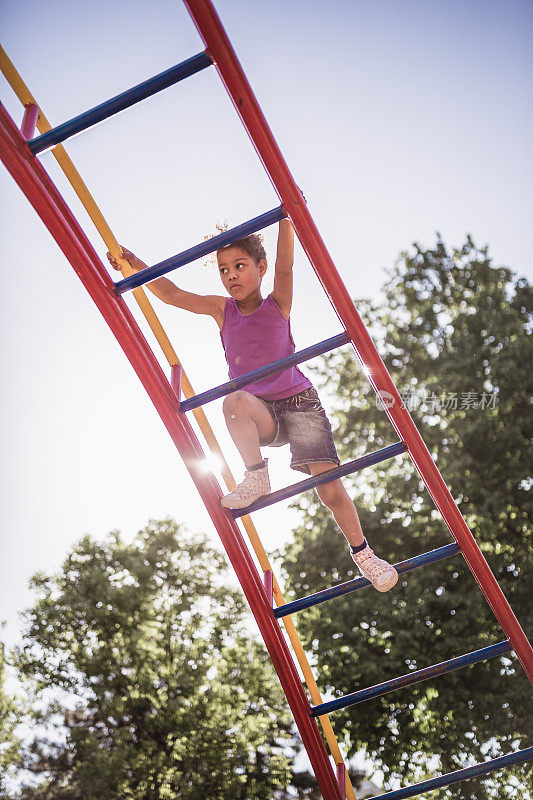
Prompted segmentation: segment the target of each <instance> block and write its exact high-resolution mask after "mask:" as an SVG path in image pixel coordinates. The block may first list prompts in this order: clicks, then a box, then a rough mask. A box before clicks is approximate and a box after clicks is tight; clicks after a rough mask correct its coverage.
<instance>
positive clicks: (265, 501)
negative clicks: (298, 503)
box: [231, 442, 407, 519]
mask: <svg viewBox="0 0 533 800" xmlns="http://www.w3.org/2000/svg"><path fill="white" fill-rule="evenodd" d="M406 450H407V445H406V444H404V443H403V442H395V443H394V444H389V445H387V447H383V448H382V449H381V450H376V451H375V452H374V453H368V454H367V455H366V456H361V458H356V459H355V460H354V461H347V462H346V464H341V465H340V467H334V468H333V469H329V470H328V471H327V472H322V473H321V474H320V475H313V477H311V478H306V479H305V480H303V481H299V482H298V483H293V484H291V485H290V486H286V487H285V488H284V489H278V491H277V492H272V494H267V495H266V496H265V497H261V498H260V499H259V500H256V501H255V503H252V504H251V505H249V506H247V507H246V508H235V509H232V511H231V514H232V516H233V517H234V518H235V519H237V518H238V517H244V515H245V514H251V513H252V511H257V510H258V509H260V508H266V507H267V506H271V505H273V504H274V503H279V501H280V500H286V499H287V498H288V497H294V495H296V494H301V493H302V492H306V491H307V490H308V489H314V487H315V486H321V485H322V484H323V483H330V482H331V481H334V480H336V479H337V478H342V477H343V476H344V475H350V474H351V473H352V472H359V470H361V469H364V468H365V467H371V466H372V465H373V464H379V463H380V462H381V461H386V460H387V459H388V458H393V457H394V456H398V455H400V453H405V451H406Z"/></svg>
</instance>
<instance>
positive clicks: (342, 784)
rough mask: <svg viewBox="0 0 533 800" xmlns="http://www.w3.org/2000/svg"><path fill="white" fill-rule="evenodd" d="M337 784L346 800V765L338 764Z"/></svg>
mask: <svg viewBox="0 0 533 800" xmlns="http://www.w3.org/2000/svg"><path fill="white" fill-rule="evenodd" d="M336 768H337V769H336V772H337V783H338V784H339V789H340V791H341V797H342V799H343V800H344V798H345V797H346V767H345V766H344V764H336Z"/></svg>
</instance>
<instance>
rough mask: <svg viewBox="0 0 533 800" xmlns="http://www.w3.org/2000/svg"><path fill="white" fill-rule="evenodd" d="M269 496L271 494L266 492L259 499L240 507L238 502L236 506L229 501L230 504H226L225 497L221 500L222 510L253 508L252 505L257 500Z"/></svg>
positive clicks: (256, 498)
mask: <svg viewBox="0 0 533 800" xmlns="http://www.w3.org/2000/svg"><path fill="white" fill-rule="evenodd" d="M268 494H270V492H265V493H264V494H260V495H258V496H257V497H254V499H253V500H250V501H248V502H246V503H243V504H242V505H239V504H238V501H237V504H235V503H234V502H232V501H231V500H230V501H229V503H228V502H226V503H225V502H224V500H226V499H227V498H226V497H223V498H222V499H221V501H220V505H221V506H222V508H230V509H232V510H234V509H241V508H248V506H251V505H252V503H255V501H256V500H260V499H261V498H262V497H266V496H267V495H268Z"/></svg>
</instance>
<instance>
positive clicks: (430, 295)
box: [284, 237, 533, 800]
mask: <svg viewBox="0 0 533 800" xmlns="http://www.w3.org/2000/svg"><path fill="white" fill-rule="evenodd" d="M356 305H357V306H358V308H359V310H360V312H361V313H362V316H363V319H364V320H365V323H366V324H367V326H368V327H369V329H370V332H371V334H372V336H373V338H374V341H376V343H377V346H378V350H379V351H380V354H381V355H382V357H383V359H384V361H385V364H386V366H387V368H388V370H389V372H390V373H391V375H392V378H393V381H394V382H395V384H396V386H397V387H398V389H399V391H400V393H401V394H402V397H403V400H404V402H405V403H406V404H407V406H408V407H410V410H411V413H412V415H413V417H414V419H415V423H416V424H417V426H418V428H419V430H420V431H421V433H422V436H423V438H424V440H425V442H426V444H427V446H428V448H429V450H430V452H431V453H432V454H433V455H434V457H436V458H437V463H438V465H439V468H440V470H441V473H442V474H443V477H444V479H445V481H446V482H447V485H448V486H449V487H450V489H451V491H452V494H453V496H454V498H455V499H456V501H457V503H458V504H459V507H460V510H461V512H462V513H463V515H464V517H465V519H466V521H467V523H468V525H469V527H470V528H471V530H472V532H473V534H474V536H475V538H476V539H477V542H478V543H479V545H480V547H481V549H482V551H483V553H484V555H485V557H486V558H487V560H488V562H489V565H490V566H491V568H492V570H493V572H494V573H495V575H496V578H497V580H498V581H499V583H500V586H501V587H502V589H503V591H504V593H505V595H506V597H507V598H508V600H509V601H510V603H511V605H512V606H513V608H514V610H515V613H516V614H517V615H518V617H519V619H520V621H521V624H522V626H523V627H524V628H525V629H526V630H527V629H528V627H529V628H531V625H530V623H531V618H530V616H528V613H529V614H530V613H531V612H530V610H529V612H528V609H530V608H531V604H530V603H528V595H527V592H528V587H527V581H526V576H525V568H526V565H527V564H528V562H529V563H531V555H532V543H531V523H532V518H533V507H532V501H531V494H530V492H529V490H530V489H531V486H532V482H531V475H533V453H532V450H531V447H528V444H529V439H528V437H530V436H531V431H532V430H533V407H532V397H533V370H532V369H531V364H532V363H533V343H532V340H531V336H528V334H529V333H530V331H531V312H532V295H531V287H530V286H528V285H527V283H526V281H525V280H524V279H520V278H517V276H516V275H514V274H513V273H512V272H511V271H510V270H509V269H507V268H504V267H494V266H493V265H492V263H491V260H490V257H489V255H488V251H487V248H482V249H480V248H477V247H476V246H475V244H474V242H473V241H472V240H471V238H470V237H468V238H467V241H466V242H465V244H464V246H463V247H462V248H460V249H458V250H453V251H450V250H449V249H448V248H447V247H446V246H445V244H444V243H443V241H442V240H441V239H440V237H439V238H438V239H437V242H436V244H435V246H434V247H433V248H431V249H424V248H422V247H420V246H419V245H414V246H413V249H412V250H411V251H410V252H404V253H402V255H401V257H400V258H399V260H398V262H397V264H396V265H395V267H394V269H393V270H392V271H391V272H390V273H389V278H388V280H387V283H386V285H385V287H384V301H383V302H380V303H379V304H375V303H370V302H364V301H361V302H357V303H356ZM317 375H318V379H319V383H320V384H321V385H322V388H323V389H324V391H325V392H327V391H331V394H332V396H333V397H334V399H333V400H332V406H333V407H334V408H335V409H336V411H335V412H334V419H335V421H336V434H335V435H336V440H337V443H338V445H339V451H340V454H341V457H342V458H343V460H348V459H352V458H355V457H356V456H358V455H362V454H363V453H364V452H369V451H372V450H377V449H379V448H381V447H384V446H385V445H387V444H390V443H392V442H393V441H395V440H397V438H398V437H397V436H396V434H395V432H394V430H393V428H392V426H391V425H390V423H389V421H388V418H387V416H386V414H385V413H384V411H383V409H382V408H379V407H377V405H378V406H379V403H378V404H376V398H375V394H374V391H373V389H372V388H371V386H370V383H369V382H368V380H367V378H366V376H365V375H364V374H363V371H362V370H361V369H360V366H359V364H358V362H356V360H355V359H354V357H353V353H351V352H350V353H347V352H337V353H336V354H332V355H330V356H328V357H326V358H325V359H324V360H323V363H322V366H320V367H318V368H317ZM347 484H348V485H349V486H350V488H351V493H352V496H353V497H354V499H355V502H356V505H357V507H358V509H359V512H360V517H361V521H362V524H363V529H364V530H365V532H366V534H367V537H368V540H369V542H370V544H371V545H372V546H373V547H374V549H375V550H376V551H377V552H378V554H380V555H383V556H384V557H385V558H388V559H389V560H392V561H400V560H403V559H405V558H409V557H411V556H413V555H416V554H418V553H422V552H425V551H427V550H431V549H434V548H436V547H439V546H442V545H444V544H447V543H448V542H449V541H450V540H451V537H450V534H449V532H448V530H447V528H446V526H445V525H444V523H443V522H442V520H441V518H440V515H439V513H438V512H437V511H436V509H435V506H434V504H433V502H432V500H431V498H430V496H429V494H428V492H427V491H426V490H425V488H424V485H423V483H422V482H421V480H420V478H419V476H418V473H417V472H416V470H415V469H414V467H413V465H412V463H411V461H410V460H409V459H408V457H407V456H406V455H404V456H401V457H400V458H397V459H395V460H394V461H392V462H391V461H389V462H386V463H385V464H382V465H378V466H377V467H374V468H372V469H369V470H367V471H365V472H364V473H359V474H357V475H355V476H352V478H351V479H348V480H347ZM299 507H300V508H301V509H302V511H303V520H302V524H301V526H300V527H299V528H298V529H297V530H296V531H295V535H294V539H293V541H292V543H291V544H290V546H289V547H288V548H287V550H286V551H285V555H284V571H285V575H286V580H287V583H288V587H289V589H290V591H291V592H292V593H293V594H294V596H298V597H301V596H303V595H306V594H309V593H311V592H313V591H316V590H318V589H319V588H324V587H326V586H330V585H333V584H334V583H338V582H340V581H344V580H347V579H349V578H350V577H352V576H354V575H356V574H358V573H357V572H356V571H354V568H353V565H351V562H350V561H349V556H348V555H347V548H346V546H345V543H344V539H343V537H342V536H341V535H340V534H339V533H338V531H337V529H336V527H335V525H334V522H333V520H332V518H331V516H330V515H329V513H328V512H327V510H325V509H324V508H323V507H322V506H320V504H319V503H318V502H317V498H316V496H315V495H314V494H313V493H308V494H307V495H305V496H303V497H302V498H301V500H300V502H299ZM298 628H299V632H300V635H301V637H302V639H303V641H304V645H305V646H306V647H307V648H308V650H310V651H311V652H312V653H313V655H314V656H315V657H316V660H317V663H318V672H319V675H320V681H321V684H322V686H323V688H324V689H325V690H326V691H327V692H331V693H332V694H333V695H334V696H337V695H342V694H346V693H348V692H352V691H354V690H356V689H358V688H363V687H365V686H370V685H373V684H375V683H379V682H381V681H385V680H388V679H390V678H392V677H395V676H397V675H402V674H405V673H406V672H409V671H410V670H414V669H419V668H421V667H424V666H428V665H430V664H434V663H437V662H439V661H443V660H446V659H448V658H451V657H453V656H455V655H459V654H462V653H465V652H467V651H470V650H475V649H478V648H480V647H483V646H486V645H488V644H491V643H494V642H496V641H501V640H502V639H504V638H505V636H504V635H503V633H502V631H501V629H500V627H499V625H498V623H497V622H496V619H495V617H494V616H493V615H492V612H491V611H490V609H489V607H488V604H487V603H486V601H485V600H484V598H483V595H482V594H481V592H480V590H478V587H477V584H476V583H475V581H474V579H473V577H472V576H471V573H470V572H469V570H468V567H467V566H466V563H465V562H464V560H463V559H462V558H461V557H460V556H458V557H455V558H452V559H447V560H446V561H442V562H439V564H437V565H435V566H433V567H426V568H424V569H419V570H416V571H415V572H412V573H409V574H408V575H406V576H404V577H403V579H402V578H401V579H400V581H399V583H398V585H397V587H396V588H395V589H394V590H392V592H390V593H388V594H385V595H379V594H378V593H376V592H372V590H365V591H361V592H356V593H354V594H350V595H348V596H345V597H343V598H339V599H337V600H333V601H331V602H329V603H327V604H325V605H320V606H316V607H314V608H312V609H309V610H307V611H304V612H302V613H301V614H300V615H299V618H298ZM529 696H530V694H529V685H528V682H527V679H526V678H525V676H524V673H523V670H522V668H521V666H520V665H519V663H518V662H517V660H516V659H515V657H514V655H510V656H509V657H508V658H499V659H493V660H491V661H486V662H483V663H480V664H477V665H475V666H472V667H470V668H466V669H463V670H460V671H457V672H454V673H451V674H448V675H447V676H443V677H441V678H439V679H435V680H431V681H427V682H424V683H419V684H417V685H415V686H413V687H410V688H406V689H403V690H400V691H397V692H394V693H391V694H388V695H385V696H384V697H382V698H379V699H377V700H374V701H371V702H369V703H366V704H364V705H357V706H353V707H352V708H351V709H347V710H344V711H341V712H338V713H337V714H336V715H335V716H332V722H333V723H334V725H335V728H336V730H337V732H338V734H339V735H340V737H341V739H345V740H346V742H347V747H348V751H349V753H350V754H354V753H355V752H357V751H362V750H365V751H366V753H367V754H368V755H369V756H370V757H371V758H372V759H373V761H374V763H375V764H376V767H380V768H381V769H382V770H383V771H384V772H385V777H386V780H389V781H390V779H392V778H396V779H398V778H399V779H400V780H401V782H402V784H403V785H405V784H407V783H408V782H411V781H413V780H420V779H423V778H424V777H425V776H427V775H428V774H436V773H439V772H448V771H451V770H454V769H458V768H461V767H462V766H466V765H468V764H470V763H474V762H476V761H483V760H485V759H486V758H489V757H495V756H497V755H499V754H501V753H502V752H508V751H510V750H513V749H514V748H517V747H518V746H519V745H520V744H521V743H522V746H526V744H527V743H526V742H525V737H526V733H527V732H528V730H529V732H530V731H531V719H532V718H533V717H532V715H531V713H530V712H531V707H530V706H529V708H528V703H527V701H525V698H527V697H529ZM528 712H529V714H528ZM430 755H434V756H435V759H434V761H433V762H432V763H430V764H428V756H430ZM528 775H529V776H530V775H531V772H529V773H528V770H527V768H526V767H522V768H517V769H515V770H507V771H504V772H502V773H500V774H498V775H493V776H492V777H489V778H487V779H485V780H482V779H479V780H476V781H473V782H466V783H462V784H458V785H455V786H454V787H453V790H449V791H444V790H443V793H442V797H443V798H444V797H452V796H453V798H458V797H461V798H465V799H466V798H472V799H473V798H476V800H483V798H489V797H497V798H502V799H503V798H504V797H505V798H512V797H516V798H518V797H523V796H524V794H523V792H524V786H525V785H526V784H527V781H528V777H527V776H528ZM518 784H520V785H521V788H520V789H517V788H516V786H517V785H518Z"/></svg>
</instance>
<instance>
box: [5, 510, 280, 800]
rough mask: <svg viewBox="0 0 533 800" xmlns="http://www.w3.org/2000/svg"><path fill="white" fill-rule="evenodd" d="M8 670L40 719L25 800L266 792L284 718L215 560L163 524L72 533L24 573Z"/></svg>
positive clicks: (241, 610) (240, 608) (268, 672)
mask: <svg viewBox="0 0 533 800" xmlns="http://www.w3.org/2000/svg"><path fill="white" fill-rule="evenodd" d="M33 588H34V590H35V591H36V592H37V593H38V599H37V601H36V602H35V604H34V605H33V607H32V608H31V609H30V610H29V611H28V612H26V631H25V639H24V642H23V644H22V646H21V647H19V648H18V651H17V653H16V661H17V664H18V668H19V673H20V675H21V677H22V678H23V679H24V681H25V682H26V684H27V685H28V686H29V687H30V689H31V690H32V692H33V695H34V697H35V701H34V703H35V708H37V709H40V710H38V711H36V712H35V723H36V724H38V725H39V726H40V727H39V728H38V730H39V731H42V733H39V734H38V735H37V736H36V737H35V741H34V742H33V745H32V747H31V750H30V751H29V752H28V753H27V755H26V759H25V764H24V766H25V767H26V768H27V769H29V770H31V771H32V772H33V773H34V774H35V775H37V776H39V778H40V779H41V781H40V783H39V786H38V787H37V788H31V787H30V786H26V788H25V789H24V790H23V792H22V795H21V797H23V798H27V800H52V798H53V800H81V799H82V798H83V800H101V798H103V797H105V798H106V800H113V798H117V800H118V798H120V800H124V798H132V800H133V799H134V800H152V799H153V800H167V799H168V800H172V798H180V800H197V799H198V800H200V798H202V800H203V799H204V798H206V797H209V798H210V799H211V800H219V799H220V800H226V798H227V800H248V799H251V798H253V800H260V799H261V798H264V799H265V800H271V798H272V796H273V794H274V790H275V789H277V788H279V787H285V786H287V785H288V783H289V782H290V776H291V770H290V766H291V757H292V756H293V755H294V753H293V750H292V744H293V740H292V726H291V720H290V717H289V715H288V711H287V706H286V701H285V698H284V696H283V694H282V692H281V689H280V687H279V684H278V681H277V678H276V676H275V673H274V670H273V669H272V667H271V664H270V661H269V659H268V655H267V653H266V651H265V648H264V647H263V645H262V643H261V644H260V643H259V642H258V641H257V640H256V639H254V638H252V636H251V634H250V633H249V631H248V630H247V625H249V618H248V617H247V614H246V610H245V607H244V603H243V599H242V596H241V593H240V592H237V591H235V590H234V589H232V588H229V587H228V576H227V572H226V567H225V561H224V558H223V557H222V556H221V555H220V554H218V553H217V552H215V551H214V550H213V549H212V548H210V547H209V546H208V545H207V543H206V541H205V539H204V538H202V537H200V536H194V537H193V536H190V535H188V534H187V533H186V532H185V531H184V530H183V528H181V527H179V526H178V525H177V524H176V523H174V522H173V521H171V520H166V521H162V522H152V523H151V524H150V525H148V527H146V528H145V529H144V530H142V531H141V532H140V533H139V534H138V536H137V538H136V539H135V540H134V542H133V543H132V544H126V543H124V542H123V541H122V539H121V538H120V535H119V534H118V533H117V532H115V533H112V534H110V535H109V536H108V538H107V539H106V540H105V541H103V542H96V541H94V540H92V539H91V538H89V537H88V536H87V537H85V538H84V539H83V540H82V541H81V542H80V543H79V544H78V545H77V546H76V547H75V548H74V550H73V551H72V553H71V554H70V555H69V556H68V557H67V559H66V561H65V562H64V564H63V567H62V569H61V571H60V572H59V573H58V574H57V575H54V576H45V575H37V576H35V577H34V578H33Z"/></svg>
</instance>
